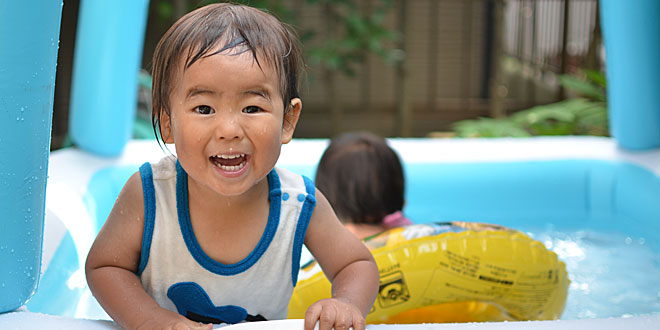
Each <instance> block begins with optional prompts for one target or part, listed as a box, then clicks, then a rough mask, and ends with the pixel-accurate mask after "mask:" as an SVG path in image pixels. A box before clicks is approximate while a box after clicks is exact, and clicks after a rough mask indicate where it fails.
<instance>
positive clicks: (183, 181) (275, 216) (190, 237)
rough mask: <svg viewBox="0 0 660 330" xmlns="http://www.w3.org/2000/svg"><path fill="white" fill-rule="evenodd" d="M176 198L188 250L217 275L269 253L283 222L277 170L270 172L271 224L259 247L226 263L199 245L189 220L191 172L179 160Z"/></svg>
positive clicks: (238, 270) (233, 271)
mask: <svg viewBox="0 0 660 330" xmlns="http://www.w3.org/2000/svg"><path fill="white" fill-rule="evenodd" d="M176 172H177V174H176V177H177V180H176V201H177V214H178V216H179V227H180V229H181V234H182V235H183V240H184V241H185V243H186V246H187V247H188V251H189V252H190V254H191V255H192V257H193V258H194V259H195V261H197V263H199V265H200V266H202V267H204V268H205V269H206V270H208V271H210V272H212V273H215V274H218V275H226V276H228V275H236V274H240V273H242V272H244V271H246V270H248V269H249V268H250V267H252V265H254V264H255V263H256V262H257V261H259V258H261V256H262V255H263V254H264V253H265V252H266V250H267V249H268V246H270V243H271V242H272V240H273V237H274V236H275V233H276V232H277V227H278V225H279V222H280V210H281V203H282V191H281V189H280V178H279V176H278V175H277V172H276V171H275V169H273V170H271V171H270V173H268V176H267V179H268V189H269V195H268V197H269V199H270V211H269V214H268V223H267V224H266V228H265V229H264V233H263V235H262V236H261V239H260V240H259V243H257V246H256V247H255V248H254V250H252V252H250V254H249V255H248V256H247V257H245V259H243V260H241V261H239V262H237V263H234V264H223V263H221V262H218V261H215V260H213V259H212V258H211V257H209V256H208V255H207V254H206V253H205V252H204V251H203V250H202V248H201V247H200V246H199V242H198V241H197V238H196V237H195V233H194V232H193V229H192V224H191V223H190V209H189V204H188V174H187V173H186V172H185V171H184V170H183V167H181V164H180V163H179V161H178V160H177V162H176Z"/></svg>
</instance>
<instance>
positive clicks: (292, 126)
mask: <svg viewBox="0 0 660 330" xmlns="http://www.w3.org/2000/svg"><path fill="white" fill-rule="evenodd" d="M301 110H302V100H300V99H299V98H294V99H292V100H291V108H290V109H289V112H287V113H286V114H284V121H283V122H282V144H287V143H289V141H291V139H292V138H293V132H294V131H295V130H296V125H297V124H298V118H300V111H301Z"/></svg>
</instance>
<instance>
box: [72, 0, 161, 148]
mask: <svg viewBox="0 0 660 330" xmlns="http://www.w3.org/2000/svg"><path fill="white" fill-rule="evenodd" d="M148 7H149V1H148V0H113V1H107V0H82V1H81V3H80V12H79V18H78V28H77V34H76V49H75V52H74V63H73V77H72V86H71V109H70V113H69V132H70V134H71V138H72V139H73V142H74V143H75V144H76V145H77V146H78V147H80V148H81V149H83V150H85V151H88V152H91V153H94V154H97V155H101V156H117V155H119V154H120V153H121V152H122V150H123V148H124V146H125V145H126V143H127V142H128V140H129V139H130V138H131V133H132V130H133V123H134V122H135V113H136V111H137V95H138V72H139V69H140V65H141V60H142V47H143V43H144V32H145V26H146V22H147V12H148V11H147V10H148Z"/></svg>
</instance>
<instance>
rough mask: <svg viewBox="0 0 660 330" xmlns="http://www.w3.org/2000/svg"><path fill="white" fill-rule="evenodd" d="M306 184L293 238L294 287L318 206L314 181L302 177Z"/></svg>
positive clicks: (292, 270) (292, 271)
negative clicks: (310, 221) (308, 231)
mask: <svg viewBox="0 0 660 330" xmlns="http://www.w3.org/2000/svg"><path fill="white" fill-rule="evenodd" d="M302 178H303V181H304V182H305V190H306V191H307V195H306V196H305V198H304V202H303V207H302V209H301V210H300V216H299V217H298V223H297V224H296V233H295V236H294V238H293V256H292V259H291V281H292V282H293V286H294V287H295V286H296V283H298V272H299V271H300V254H301V253H302V245H303V243H304V242H305V234H306V233H307V226H308V225H309V220H310V219H311V218H312V213H313V212H314V207H315V206H316V197H315V193H316V187H315V186H314V183H313V182H312V180H310V179H309V178H308V177H306V176H302Z"/></svg>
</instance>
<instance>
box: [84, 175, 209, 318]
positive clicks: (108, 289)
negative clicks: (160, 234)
mask: <svg viewBox="0 0 660 330" xmlns="http://www.w3.org/2000/svg"><path fill="white" fill-rule="evenodd" d="M143 229H144V198H143V195H142V182H141V179H140V174H139V173H136V174H134V175H133V176H131V177H130V179H128V182H127V183H126V185H125V186H124V188H123V189H122V191H121V193H120V194H119V197H118V198H117V201H116V202H115V205H114V207H113V208H112V211H111V212H110V215H109V216H108V220H107V221H106V223H105V224H104V225H103V228H102V229H101V231H100V232H99V234H98V236H97V237H96V239H95V241H94V244H93V245H92V248H91V249H90V251H89V255H88V256H87V262H86V264H85V273H86V275H87V283H88V284H89V288H90V289H91V290H92V293H93V294H94V296H95V297H96V299H97V300H98V301H99V303H100V304H101V306H103V308H104V309H105V311H106V312H107V313H108V314H109V315H110V316H111V317H112V318H113V319H114V320H115V322H117V323H118V324H119V325H120V326H121V327H122V328H124V329H211V325H210V324H209V325H201V324H199V323H197V322H193V321H190V320H188V319H186V318H185V317H183V316H181V315H179V314H177V313H174V312H172V311H169V310H167V309H164V308H162V307H160V306H159V305H158V303H156V301H155V300H154V299H153V298H151V297H150V296H149V295H148V294H147V292H146V291H145V290H144V288H143V287H142V283H140V279H139V278H138V276H137V275H136V272H137V269H138V265H139V263H140V250H141V245H142V231H143Z"/></svg>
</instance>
